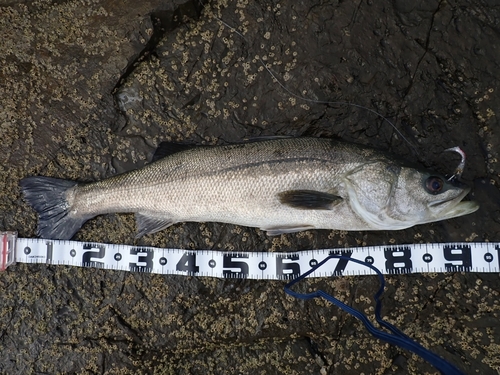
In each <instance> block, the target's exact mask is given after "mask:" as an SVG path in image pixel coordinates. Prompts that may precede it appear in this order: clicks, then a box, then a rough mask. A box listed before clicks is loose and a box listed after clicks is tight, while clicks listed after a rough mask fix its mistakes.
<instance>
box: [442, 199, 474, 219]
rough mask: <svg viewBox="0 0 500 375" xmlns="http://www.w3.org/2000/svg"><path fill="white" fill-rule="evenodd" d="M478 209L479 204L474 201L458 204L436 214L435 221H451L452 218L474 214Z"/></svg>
mask: <svg viewBox="0 0 500 375" xmlns="http://www.w3.org/2000/svg"><path fill="white" fill-rule="evenodd" d="M478 209H479V204H477V203H476V202H474V201H467V202H460V203H458V204H457V205H455V206H453V207H452V208H451V209H449V210H447V211H446V212H444V213H440V214H437V215H436V216H437V217H436V221H437V220H444V219H451V218H454V217H459V216H464V215H468V214H471V213H473V212H476V211H477V210H478Z"/></svg>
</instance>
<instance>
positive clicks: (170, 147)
mask: <svg viewBox="0 0 500 375" xmlns="http://www.w3.org/2000/svg"><path fill="white" fill-rule="evenodd" d="M195 147H198V146H195V145H187V144H182V143H175V142H161V143H160V144H159V145H158V148H157V149H156V151H155V153H154V155H153V160H152V161H157V160H160V159H163V158H165V157H167V156H170V155H173V154H176V153H178V152H181V151H186V150H190V149H192V148H195Z"/></svg>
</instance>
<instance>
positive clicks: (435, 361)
mask: <svg viewBox="0 0 500 375" xmlns="http://www.w3.org/2000/svg"><path fill="white" fill-rule="evenodd" d="M334 258H335V259H342V260H346V261H351V262H354V263H358V264H361V265H363V266H365V267H368V268H370V269H372V270H373V271H375V272H376V273H377V275H378V278H379V280H380V288H379V290H378V292H377V293H375V295H374V296H373V298H374V300H375V319H376V320H377V322H378V324H380V325H381V326H382V327H385V328H386V329H387V330H389V331H391V332H392V334H391V333H387V332H384V331H382V330H379V329H377V328H375V326H374V325H373V324H372V323H371V322H370V321H369V320H368V318H367V317H366V316H365V315H364V314H363V313H362V312H360V311H359V310H356V309H354V308H352V307H350V306H348V305H346V304H345V303H343V302H341V301H339V300H338V299H337V298H335V297H333V296H331V295H330V294H328V293H326V292H324V291H323V290H317V291H315V292H313V293H297V292H294V291H293V290H291V289H290V288H291V287H292V286H293V285H295V284H297V283H298V282H299V281H301V280H302V279H304V278H305V277H307V276H308V275H310V274H311V273H313V272H314V271H316V270H317V269H318V268H320V267H321V266H322V265H323V264H325V263H326V262H327V261H329V260H330V259H334ZM384 287H385V279H384V276H383V275H382V273H381V272H380V271H379V270H378V269H377V268H376V267H374V266H373V265H371V264H369V263H366V262H363V261H361V260H358V259H353V258H350V257H346V256H343V255H335V254H332V255H330V256H328V257H327V258H325V259H324V260H322V261H321V262H319V263H318V264H317V265H316V266H314V267H313V268H311V269H310V270H309V271H307V272H305V273H303V274H302V275H300V276H299V277H297V278H295V279H294V280H292V281H290V282H289V283H288V284H286V285H285V292H286V293H288V294H289V295H291V296H293V297H296V298H299V299H304V300H309V299H313V298H317V297H323V298H324V299H326V300H328V301H330V302H331V303H333V304H334V305H337V306H338V307H340V308H341V309H343V310H345V311H347V312H348V313H349V314H351V315H354V316H355V317H356V318H358V319H359V320H361V322H363V324H364V325H365V327H366V329H367V330H368V331H369V332H370V333H371V334H372V335H373V336H375V337H376V338H378V339H380V340H384V341H387V342H388V343H390V344H393V345H396V346H400V347H402V348H404V349H406V350H409V351H411V352H413V353H415V354H417V355H418V356H420V357H422V358H423V359H425V360H426V361H427V362H429V363H430V364H432V365H433V366H434V367H435V368H437V369H438V370H439V371H440V372H441V373H442V374H443V375H465V374H464V373H463V372H461V371H460V370H459V369H458V368H456V367H455V366H453V365H452V364H451V363H449V362H447V361H446V360H444V359H443V358H441V357H440V356H438V355H437V354H435V353H433V352H431V351H430V350H428V349H426V348H424V347H423V346H422V345H420V344H419V343H417V342H415V341H413V340H412V339H411V338H410V337H409V336H407V335H405V334H404V333H403V332H401V331H400V330H399V329H397V328H396V327H395V326H393V325H392V324H390V323H388V322H386V321H385V320H383V319H382V318H381V316H380V310H381V308H382V303H381V302H380V300H379V298H380V296H381V295H382V293H383V292H384Z"/></svg>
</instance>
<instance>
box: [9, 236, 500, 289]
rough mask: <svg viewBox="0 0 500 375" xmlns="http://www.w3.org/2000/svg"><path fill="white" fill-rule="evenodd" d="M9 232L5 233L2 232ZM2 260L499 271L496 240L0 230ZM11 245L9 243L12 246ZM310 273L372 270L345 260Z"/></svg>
mask: <svg viewBox="0 0 500 375" xmlns="http://www.w3.org/2000/svg"><path fill="white" fill-rule="evenodd" d="M5 233H8V234H5ZM0 236H2V240H1V241H0V244H1V245H2V251H1V258H0V261H1V264H0V269H1V268H2V267H4V268H5V267H6V266H8V264H10V263H9V259H10V261H11V263H12V262H13V261H17V262H20V263H45V264H54V265H69V266H77V267H96V268H103V269H112V270H122V271H132V272H145V273H156V274H172V275H191V276H210V277H218V278H247V279H269V280H286V279H292V278H295V277H297V276H299V275H300V274H302V273H304V272H306V271H307V270H309V269H311V267H313V266H315V265H316V264H318V263H319V262H321V261H322V260H323V259H325V258H326V257H327V256H329V255H331V254H336V255H343V256H346V257H353V258H356V259H360V260H363V261H365V262H368V263H370V264H372V265H373V266H374V267H376V268H378V269H379V270H381V271H382V273H385V274H408V273H426V272H457V271H460V272H500V243H486V242H483V243H469V242H467V243H432V244H408V245H387V246H386V245H384V246H366V247H354V248H345V249H321V250H305V251H296V252H287V253H277V252H247V251H217V250H182V249H162V248H153V247H147V246H130V245H114V244H103V243H91V242H77V241H62V240H46V239H37V238H18V239H17V240H16V239H15V235H14V236H13V235H12V232H4V233H0ZM13 247H14V248H15V249H12V248H13ZM331 267H334V268H333V269H332V268H330V269H329V270H321V271H320V270H317V271H316V272H314V273H313V274H311V275H310V277H329V276H332V275H337V276H342V275H369V274H371V275H373V274H374V272H373V271H371V270H369V269H367V268H366V267H362V266H359V265H357V264H355V263H354V262H349V261H347V260H343V259H341V260H337V261H336V263H332V266H331Z"/></svg>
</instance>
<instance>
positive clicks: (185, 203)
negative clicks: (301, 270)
mask: <svg viewBox="0 0 500 375" xmlns="http://www.w3.org/2000/svg"><path fill="white" fill-rule="evenodd" d="M166 147H168V145H167V146H166ZM172 149H173V150H175V151H176V152H173V153H171V154H169V153H168V150H167V151H166V152H165V151H164V152H163V153H164V154H166V155H167V156H165V157H163V158H162V159H160V160H158V161H156V162H153V163H151V164H149V165H147V166H145V167H143V168H141V169H138V170H134V171H131V172H127V173H124V174H121V175H117V176H114V177H110V178H108V179H105V180H102V181H98V182H94V183H88V184H79V183H76V182H71V181H65V180H58V179H53V178H48V177H28V178H25V179H23V180H22V181H21V187H22V189H23V193H24V196H25V199H26V200H27V201H28V202H29V203H30V204H31V205H32V206H33V207H34V208H35V210H37V211H38V212H39V234H40V235H41V236H43V237H45V238H59V239H69V238H71V237H72V236H73V234H74V233H75V232H76V231H77V230H78V229H79V228H80V227H81V225H83V223H84V222H85V221H87V220H89V219H90V218H92V217H94V216H97V215H101V214H107V213H119V212H133V213H135V214H136V219H137V226H138V234H139V235H143V234H147V233H153V232H156V231H158V230H161V229H164V228H166V227H168V226H169V225H172V224H174V223H178V222H185V221H196V222H200V221H215V222H222V223H231V224H238V225H244V226H249V227H258V228H261V229H263V230H266V231H267V232H268V234H270V235H277V234H281V233H291V232H297V231H300V230H305V229H339V230H397V229H403V228H408V227H411V226H413V225H416V224H422V223H427V222H432V221H437V220H443V219H448V218H452V217H457V216H461V215H465V214H468V213H470V212H473V211H475V210H476V209H477V208H478V206H477V204H475V203H474V202H462V198H463V197H464V196H465V195H466V194H467V193H468V191H469V188H468V187H467V186H466V185H464V184H462V183H460V182H459V181H456V180H453V181H447V180H446V179H445V178H444V177H442V176H440V175H438V174H435V173H433V172H429V171H425V170H423V169H420V168H414V167H411V166H410V165H409V164H408V163H405V162H402V161H399V160H398V159H397V158H396V157H392V156H388V155H387V154H385V153H383V152H378V151H375V150H373V149H370V148H366V147H362V146H359V145H355V144H349V143H343V142H338V141H334V140H330V139H320V138H280V139H271V140H264V141H258V142H247V143H242V144H236V145H226V146H200V147H194V148H190V149H185V150H181V151H178V150H179V147H173V146H172ZM429 181H430V182H429ZM437 188H439V191H435V190H433V189H437Z"/></svg>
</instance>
